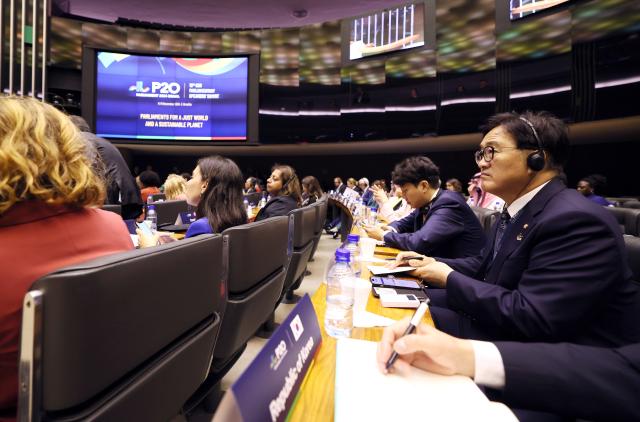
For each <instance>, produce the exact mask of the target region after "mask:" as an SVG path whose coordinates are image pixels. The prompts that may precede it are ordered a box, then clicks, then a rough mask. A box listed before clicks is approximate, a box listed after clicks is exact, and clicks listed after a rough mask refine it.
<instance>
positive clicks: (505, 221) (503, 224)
mask: <svg viewBox="0 0 640 422" xmlns="http://www.w3.org/2000/svg"><path fill="white" fill-rule="evenodd" d="M510 222H511V216H510V215H509V213H508V212H507V209H506V208H505V209H504V210H502V213H500V222H499V223H498V230H497V231H496V239H495V241H494V243H493V258H494V259H495V257H496V255H497V253H498V251H499V250H500V245H502V237H503V236H504V232H505V231H507V227H509V223H510Z"/></svg>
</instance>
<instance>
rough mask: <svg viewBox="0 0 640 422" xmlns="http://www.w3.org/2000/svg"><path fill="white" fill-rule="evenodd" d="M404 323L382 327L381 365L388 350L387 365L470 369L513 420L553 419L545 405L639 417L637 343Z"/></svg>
mask: <svg viewBox="0 0 640 422" xmlns="http://www.w3.org/2000/svg"><path fill="white" fill-rule="evenodd" d="M408 323H409V321H408V319H405V320H403V321H399V322H397V323H396V324H394V325H392V326H390V327H387V328H386V329H385V331H384V334H383V335H382V340H381V341H380V344H379V345H378V354H377V362H378V368H379V369H380V371H382V372H383V373H387V372H388V371H387V369H386V362H387V361H388V359H389V357H390V356H391V353H392V352H393V351H394V350H395V351H397V352H398V354H399V359H398V360H397V361H396V362H395V363H394V365H393V367H392V368H391V371H395V370H398V371H402V370H403V367H406V366H408V365H413V366H416V367H419V368H421V369H425V370H427V371H431V372H435V373H438V374H443V375H455V374H459V375H464V376H468V377H471V378H473V379H474V381H475V382H476V383H477V384H479V385H483V386H485V387H488V388H487V389H486V390H485V391H486V392H487V394H488V396H489V397H490V398H491V399H493V400H499V401H502V402H504V403H505V404H507V405H508V406H510V407H512V408H514V409H513V410H514V412H515V413H516V415H518V417H520V420H523V416H524V419H531V420H541V419H542V418H544V420H551V419H556V420H557V419H558V418H557V417H555V418H553V415H549V414H548V413H552V414H554V415H561V416H563V417H564V418H566V417H570V418H572V419H575V418H581V419H588V420H602V421H611V420H640V406H638V391H640V343H635V344H631V345H627V346H623V347H618V348H603V347H592V346H581V345H576V344H569V343H555V344H548V343H517V342H495V343H488V342H484V341H474V340H460V339H457V338H455V337H452V336H449V335H447V334H445V333H443V332H441V331H438V330H437V329H435V328H433V327H431V326H429V325H425V324H421V325H419V326H418V327H417V330H416V333H415V334H411V335H408V336H404V337H403V334H404V331H405V329H406V328H407V325H408ZM417 393H418V394H419V392H417ZM523 409H526V410H523ZM531 411H534V412H531ZM540 412H546V413H540Z"/></svg>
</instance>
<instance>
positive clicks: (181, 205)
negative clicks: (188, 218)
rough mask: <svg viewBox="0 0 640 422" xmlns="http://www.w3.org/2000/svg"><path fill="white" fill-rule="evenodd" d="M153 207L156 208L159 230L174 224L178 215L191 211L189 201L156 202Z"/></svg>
mask: <svg viewBox="0 0 640 422" xmlns="http://www.w3.org/2000/svg"><path fill="white" fill-rule="evenodd" d="M153 205H155V207H156V215H157V218H158V222H157V225H158V228H162V226H167V225H172V224H174V223H175V222H176V219H177V218H178V214H180V213H181V212H187V211H189V206H188V205H187V201H162V202H154V203H153Z"/></svg>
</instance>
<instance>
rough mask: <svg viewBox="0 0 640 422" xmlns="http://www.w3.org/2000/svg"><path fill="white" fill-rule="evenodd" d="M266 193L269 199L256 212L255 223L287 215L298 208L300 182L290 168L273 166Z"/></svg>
mask: <svg viewBox="0 0 640 422" xmlns="http://www.w3.org/2000/svg"><path fill="white" fill-rule="evenodd" d="M267 192H269V196H270V198H271V199H269V201H268V202H267V204H266V205H265V206H264V207H263V208H262V209H261V210H260V211H259V212H258V215H257V216H256V220H255V221H260V220H264V219H265V218H269V217H276V216H279V215H287V214H288V213H289V211H291V210H294V209H296V208H298V207H299V206H300V204H301V202H302V198H301V194H300V181H299V180H298V176H297V175H296V171H295V170H294V169H293V167H291V166H286V165H281V164H276V165H275V166H273V168H272V169H271V176H270V177H269V179H267Z"/></svg>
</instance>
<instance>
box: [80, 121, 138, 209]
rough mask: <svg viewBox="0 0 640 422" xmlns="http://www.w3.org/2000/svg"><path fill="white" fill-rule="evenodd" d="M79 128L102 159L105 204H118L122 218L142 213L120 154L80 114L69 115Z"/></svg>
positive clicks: (134, 186)
mask: <svg viewBox="0 0 640 422" xmlns="http://www.w3.org/2000/svg"><path fill="white" fill-rule="evenodd" d="M69 118H70V119H71V121H72V122H73V124H74V125H76V127H77V128H78V129H79V130H80V132H81V134H82V137H83V138H84V139H85V140H86V141H88V142H90V143H91V144H92V145H93V146H94V147H95V148H96V152H97V153H98V156H99V157H100V159H101V160H102V163H103V165H104V166H103V167H104V173H105V174H104V180H105V184H106V187H107V197H106V199H105V201H104V203H105V204H120V206H121V207H122V208H121V209H122V211H121V214H122V218H123V219H124V220H129V219H135V218H137V217H138V216H139V215H140V214H142V205H143V201H142V198H141V196H140V189H138V186H137V185H136V179H135V178H134V177H133V175H132V174H131V171H130V170H129V167H128V166H127V163H126V162H125V161H124V158H122V154H120V151H118V148H116V147H115V146H114V145H113V144H112V143H111V142H109V141H107V140H106V139H102V138H100V137H98V136H96V135H95V134H93V132H91V128H90V127H89V124H88V123H87V122H86V120H84V119H83V118H82V117H80V116H69Z"/></svg>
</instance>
